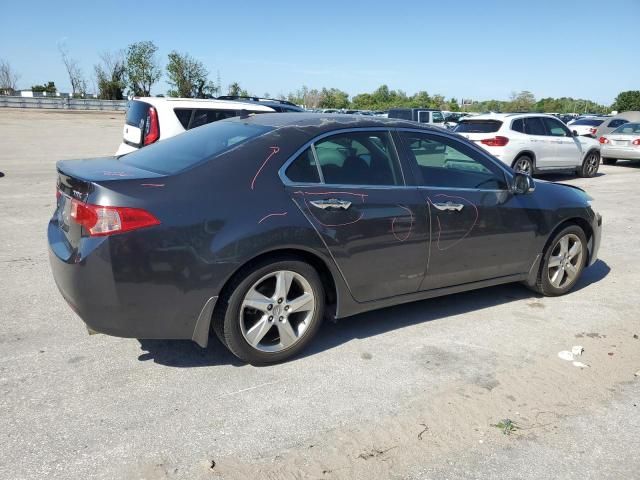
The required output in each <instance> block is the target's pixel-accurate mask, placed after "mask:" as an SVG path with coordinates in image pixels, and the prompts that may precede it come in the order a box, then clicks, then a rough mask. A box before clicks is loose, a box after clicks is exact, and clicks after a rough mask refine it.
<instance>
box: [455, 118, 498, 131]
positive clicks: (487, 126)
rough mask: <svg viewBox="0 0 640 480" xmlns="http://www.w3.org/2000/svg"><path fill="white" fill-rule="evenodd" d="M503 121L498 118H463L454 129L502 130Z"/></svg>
mask: <svg viewBox="0 0 640 480" xmlns="http://www.w3.org/2000/svg"><path fill="white" fill-rule="evenodd" d="M501 126H502V122H500V121H498V120H461V121H460V123H459V124H458V125H457V126H456V128H454V129H453V131H454V132H456V133H493V132H497V131H498V130H500V127H501Z"/></svg>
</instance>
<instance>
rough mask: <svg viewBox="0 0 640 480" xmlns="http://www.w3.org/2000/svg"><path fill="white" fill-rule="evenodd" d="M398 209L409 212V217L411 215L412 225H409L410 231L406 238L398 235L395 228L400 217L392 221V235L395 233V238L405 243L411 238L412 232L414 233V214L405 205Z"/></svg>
mask: <svg viewBox="0 0 640 480" xmlns="http://www.w3.org/2000/svg"><path fill="white" fill-rule="evenodd" d="M398 207H400V208H402V209H404V210H406V211H407V212H409V215H411V225H409V231H408V232H407V235H406V236H405V237H404V238H402V237H400V236H398V234H396V230H395V226H396V220H397V219H398V217H393V220H391V233H393V236H394V237H396V240H398V241H399V242H404V241H406V240H407V239H408V238H409V237H410V236H411V232H412V231H413V212H412V211H411V209H410V208H408V207H405V206H404V205H398Z"/></svg>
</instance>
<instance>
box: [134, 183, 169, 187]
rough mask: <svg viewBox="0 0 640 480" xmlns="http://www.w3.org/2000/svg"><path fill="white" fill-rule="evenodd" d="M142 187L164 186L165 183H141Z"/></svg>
mask: <svg viewBox="0 0 640 480" xmlns="http://www.w3.org/2000/svg"><path fill="white" fill-rule="evenodd" d="M140 186H141V187H164V183H141V184H140Z"/></svg>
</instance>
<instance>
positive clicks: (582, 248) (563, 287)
mask: <svg viewBox="0 0 640 480" xmlns="http://www.w3.org/2000/svg"><path fill="white" fill-rule="evenodd" d="M588 254H589V252H588V251H587V239H586V236H585V234H584V231H583V230H582V228H580V227H579V226H578V225H570V226H568V227H565V228H564V229H562V230H561V231H560V232H558V233H557V234H556V235H555V237H553V240H552V241H551V243H550V244H549V246H548V247H547V249H546V250H545V252H544V255H543V258H542V264H541V265H540V271H539V273H538V279H537V282H536V285H535V287H533V288H534V290H536V291H537V292H539V293H541V294H543V295H549V296H558V295H564V294H565V293H567V292H568V291H569V290H571V289H572V288H573V286H574V285H575V284H576V283H577V282H578V280H579V279H580V275H581V274H582V271H583V270H584V267H585V265H586V263H587V258H588Z"/></svg>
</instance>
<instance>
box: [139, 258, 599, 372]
mask: <svg viewBox="0 0 640 480" xmlns="http://www.w3.org/2000/svg"><path fill="white" fill-rule="evenodd" d="M610 271H611V269H610V268H609V266H608V265H607V264H606V263H605V262H603V261H602V260H598V261H596V263H595V264H593V265H592V266H591V267H589V268H587V269H586V270H585V271H584V273H583V274H582V276H581V277H580V281H579V282H578V283H577V284H576V286H575V287H574V290H573V291H574V292H575V291H579V290H582V289H583V288H586V287H588V286H589V285H591V284H593V283H596V282H599V281H600V280H602V279H603V278H605V277H606V276H607V275H608V274H609V272H610ZM535 298H541V295H538V294H536V293H535V292H533V291H531V290H529V289H527V288H526V287H524V286H522V285H519V284H506V285H498V286H496V287H489V288H483V289H478V290H472V291H469V292H464V293H457V294H454V295H447V296H443V297H437V298H432V299H429V300H421V301H417V302H412V303H406V304H403V305H398V306H395V307H388V308H383V309H380V310H375V311H372V312H367V313H361V314H359V315H354V316H353V317H349V318H346V319H344V320H338V321H337V322H324V324H323V325H322V328H321V329H320V331H319V332H318V334H317V335H316V337H315V338H314V339H313V340H312V342H311V343H310V345H309V346H308V347H307V348H306V349H305V350H304V351H303V352H302V353H301V354H299V355H297V356H296V357H295V358H296V359H300V358H305V357H308V356H312V355H315V354H317V353H320V352H323V351H325V350H330V349H332V348H335V347H337V346H339V345H342V344H343V343H347V342H349V341H351V340H354V339H362V338H368V337H373V336H376V335H381V334H384V333H386V332H390V331H392V330H397V329H400V328H404V327H408V326H411V325H416V324H419V323H425V322H431V321H435V320H444V319H446V318H447V317H449V316H453V315H461V314H465V313H470V312H473V311H476V310H482V309H485V308H489V307H495V306H498V305H502V304H504V303H509V302H513V301H517V300H526V299H535ZM138 341H139V342H140V348H141V349H142V350H144V351H145V353H142V354H141V355H140V356H139V357H138V360H140V361H149V360H152V361H153V362H154V363H158V364H161V365H166V366H170V367H177V368H193V367H211V366H216V365H233V366H237V367H238V366H243V365H246V364H245V363H244V362H242V361H240V360H238V359H237V358H236V357H235V356H234V355H232V354H231V353H230V352H229V351H228V350H227V348H226V347H224V346H223V345H222V344H221V343H220V341H219V340H218V339H217V338H216V337H215V335H212V336H211V338H210V339H209V347H207V348H200V347H199V346H198V345H196V344H195V343H194V342H192V341H190V340H138Z"/></svg>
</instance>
